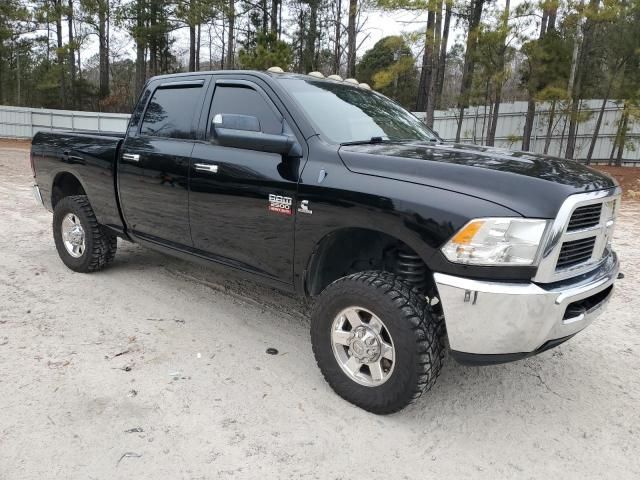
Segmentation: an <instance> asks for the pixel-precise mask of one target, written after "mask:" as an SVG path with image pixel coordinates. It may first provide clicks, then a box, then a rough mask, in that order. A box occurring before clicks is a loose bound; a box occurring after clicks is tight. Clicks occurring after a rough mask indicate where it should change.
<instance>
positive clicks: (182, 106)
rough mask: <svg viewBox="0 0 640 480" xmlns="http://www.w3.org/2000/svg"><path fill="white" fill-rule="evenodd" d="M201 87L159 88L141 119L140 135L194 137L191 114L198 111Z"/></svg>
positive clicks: (200, 100)
mask: <svg viewBox="0 0 640 480" xmlns="http://www.w3.org/2000/svg"><path fill="white" fill-rule="evenodd" d="M201 92H202V90H201V88H193V87H191V88H159V89H157V90H156V91H155V93H154V94H153V97H152V98H151V101H150V102H149V105H148V106H147V111H146V112H145V113H144V118H143V119H142V127H141V129H140V134H141V135H150V136H154V137H169V138H183V139H190V138H194V134H193V132H192V125H193V116H194V115H195V114H196V113H199V112H200V105H199V104H201V102H202V98H201Z"/></svg>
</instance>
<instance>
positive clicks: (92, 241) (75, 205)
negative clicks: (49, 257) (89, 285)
mask: <svg viewBox="0 0 640 480" xmlns="http://www.w3.org/2000/svg"><path fill="white" fill-rule="evenodd" d="M68 213H73V214H74V215H76V216H77V217H78V218H79V219H80V224H81V225H82V228H83V230H84V234H85V250H84V252H83V254H82V255H81V256H80V257H78V258H75V257H73V256H71V255H70V254H69V252H67V249H66V247H65V246H64V242H63V240H62V231H61V225H62V220H63V219H64V217H65V216H66V215H67V214H68ZM53 239H54V241H55V244H56V249H57V250H58V255H59V256H60V259H61V260H62V262H63V263H64V264H65V265H66V266H67V267H69V268H70V269H71V270H73V271H75V272H80V273H90V272H96V271H98V270H101V269H103V268H104V267H105V266H106V265H108V264H109V263H111V262H112V261H113V259H114V258H115V255H116V250H117V247H118V238H117V237H116V236H115V235H113V234H111V233H109V232H108V231H106V229H105V228H104V227H102V226H101V225H100V224H99V223H98V220H97V219H96V216H95V213H93V209H92V208H91V204H90V203H89V200H88V199H87V196H86V195H73V196H69V197H65V198H63V199H62V200H60V201H59V202H58V203H57V204H56V207H55V209H54V211H53Z"/></svg>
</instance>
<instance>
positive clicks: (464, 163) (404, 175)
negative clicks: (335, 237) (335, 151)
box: [339, 143, 617, 218]
mask: <svg viewBox="0 0 640 480" xmlns="http://www.w3.org/2000/svg"><path fill="white" fill-rule="evenodd" d="M339 154H340V157H341V158H342V160H343V161H344V163H345V165H346V166H347V168H348V169H349V170H351V171H353V172H356V173H362V174H366V175H375V176H379V177H386V178H392V179H395V180H402V181H406V182H412V183H419V184H422V185H427V186H431V187H435V188H442V189H446V190H451V191H455V192H460V193H463V194H466V195H471V196H474V197H477V198H481V199H483V200H489V201H491V202H494V203H497V204H500V205H502V206H504V207H507V208H509V209H511V210H514V211H515V212H517V213H519V214H521V215H523V216H525V217H530V218H553V217H555V216H556V214H557V212H558V210H559V209H560V205H561V204H562V202H564V200H565V199H566V198H567V197H568V196H569V195H573V194H575V193H582V192H589V191H593V190H604V189H609V188H614V187H615V186H616V185H617V184H616V182H615V180H613V179H612V178H611V177H609V176H607V175H605V174H603V173H600V172H597V171H596V170H592V169H590V168H588V167H586V166H584V165H581V164H580V163H578V162H575V161H572V160H563V159H560V158H555V157H548V156H544V155H537V154H534V153H529V152H512V151H509V150H503V149H498V148H492V147H481V146H476V145H466V144H428V143H420V144H417V143H402V144H400V143H381V144H367V145H344V146H342V147H340V150H339Z"/></svg>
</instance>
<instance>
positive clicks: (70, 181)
mask: <svg viewBox="0 0 640 480" xmlns="http://www.w3.org/2000/svg"><path fill="white" fill-rule="evenodd" d="M86 194H87V190H86V189H85V188H84V185H83V183H82V181H81V180H80V178H79V177H78V176H77V175H76V174H74V173H71V172H69V171H67V170H64V171H60V172H57V173H56V175H55V176H54V178H53V182H52V183H51V209H55V208H56V205H57V204H58V202H59V201H60V200H62V199H63V198H65V197H70V196H73V195H86Z"/></svg>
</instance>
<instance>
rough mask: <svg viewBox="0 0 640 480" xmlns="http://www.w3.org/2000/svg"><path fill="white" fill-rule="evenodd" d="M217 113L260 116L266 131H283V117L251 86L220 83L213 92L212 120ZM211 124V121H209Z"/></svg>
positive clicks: (261, 123)
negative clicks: (231, 85) (232, 85)
mask: <svg viewBox="0 0 640 480" xmlns="http://www.w3.org/2000/svg"><path fill="white" fill-rule="evenodd" d="M217 113H233V114H240V115H252V116H254V117H258V120H259V121H260V128H261V129H262V132H264V133H272V134H280V133H282V119H281V118H280V116H279V115H277V114H276V112H274V110H273V108H271V106H270V105H269V104H268V103H267V102H266V100H265V99H264V98H263V97H262V95H260V94H259V93H258V92H256V91H255V90H253V89H251V88H245V87H230V86H223V85H218V86H216V90H215V92H214V94H213V105H212V106H211V116H210V119H209V120H210V121H211V119H213V117H214V116H215V115H216V114H217ZM209 124H211V123H209Z"/></svg>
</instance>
